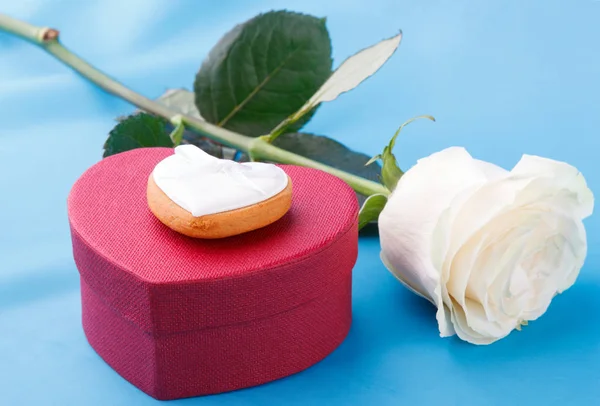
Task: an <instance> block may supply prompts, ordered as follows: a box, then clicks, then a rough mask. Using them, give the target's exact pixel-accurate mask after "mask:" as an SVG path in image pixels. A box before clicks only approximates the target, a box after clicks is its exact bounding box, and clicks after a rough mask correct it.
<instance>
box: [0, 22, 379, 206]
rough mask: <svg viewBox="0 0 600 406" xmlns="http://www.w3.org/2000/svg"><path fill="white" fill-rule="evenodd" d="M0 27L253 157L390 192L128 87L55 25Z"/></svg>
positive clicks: (368, 191)
mask: <svg viewBox="0 0 600 406" xmlns="http://www.w3.org/2000/svg"><path fill="white" fill-rule="evenodd" d="M0 30H2V31H6V32H8V33H10V34H13V35H16V36H18V37H20V38H23V39H25V40H27V41H29V42H32V43H33V44H35V45H37V46H39V47H40V48H42V49H43V50H45V51H46V52H48V53H49V54H50V55H52V56H54V57H55V58H56V59H58V60H60V61H61V62H63V63H64V64H65V65H67V66H69V67H70V68H71V69H73V70H74V71H76V72H77V73H79V74H80V75H81V76H83V77H85V78H86V79H88V80H90V81H91V82H93V83H94V84H96V85H97V86H99V87H100V88H102V89H104V90H105V91H107V92H108V93H111V94H113V95H116V96H118V97H120V98H122V99H124V100H126V101H128V102H129V103H131V104H133V105H134V106H137V107H139V108H140V109H142V110H145V111H147V112H149V113H152V114H155V115H157V116H160V117H164V118H166V119H167V120H169V121H172V120H174V119H176V120H177V119H181V120H182V121H183V122H184V124H185V125H186V127H187V128H189V129H190V130H192V131H194V132H196V133H198V134H200V135H202V136H204V137H207V138H210V139H212V140H214V141H217V142H219V143H221V144H225V145H228V146H230V147H232V148H235V149H238V150H241V151H244V152H246V153H248V155H249V156H251V157H252V158H253V159H263V160H268V161H271V162H278V163H283V164H292V165H300V166H306V167H309V168H315V169H320V170H322V171H325V172H328V173H330V174H332V175H335V176H337V177H339V178H340V179H342V180H343V181H345V182H346V183H347V184H348V185H350V186H351V187H352V188H353V189H354V190H355V191H356V192H358V193H360V194H363V195H365V196H369V195H372V194H375V193H382V194H386V195H387V194H389V190H388V189H387V188H386V187H385V186H383V185H381V184H380V183H377V182H373V181H370V180H368V179H365V178H362V177H360V176H356V175H353V174H351V173H348V172H345V171H342V170H340V169H337V168H334V167H331V166H328V165H325V164H322V163H320V162H317V161H314V160H312V159H308V158H306V157H303V156H301V155H298V154H294V153H292V152H289V151H286V150H284V149H281V148H278V147H276V146H274V145H272V144H270V143H269V142H267V141H266V140H265V139H262V138H260V137H258V138H252V137H248V136H245V135H242V134H238V133H236V132H233V131H229V130H227V129H225V128H221V127H218V126H215V125H213V124H210V123H207V122H205V121H202V120H199V119H197V118H195V117H190V116H187V115H180V114H178V113H176V112H174V111H172V110H170V109H168V108H166V107H165V106H163V105H161V104H159V103H157V102H155V101H153V100H150V99H148V98H146V97H144V96H142V95H140V94H138V93H136V92H134V91H133V90H131V89H129V88H127V87H126V86H124V85H122V84H121V83H119V82H117V81H116V80H114V79H112V78H110V77H109V76H107V75H105V74H104V73H102V72H101V71H100V70H98V69H96V68H95V67H93V66H92V65H90V64H89V63H87V62H86V61H84V60H83V59H81V58H80V57H78V56H77V55H75V54H74V53H72V52H70V51H69V50H68V49H67V48H65V47H64V46H63V45H62V44H61V43H60V42H59V39H58V36H59V32H58V31H57V30H55V29H52V28H45V27H37V26H34V25H31V24H29V23H26V22H23V21H20V20H17V19H14V18H12V17H9V16H7V15H4V14H0Z"/></svg>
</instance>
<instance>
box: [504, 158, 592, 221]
mask: <svg viewBox="0 0 600 406" xmlns="http://www.w3.org/2000/svg"><path fill="white" fill-rule="evenodd" d="M511 173H512V174H513V175H515V176H528V177H542V178H549V179H551V180H552V182H553V183H554V185H555V189H567V190H569V191H571V192H573V193H574V194H575V195H576V196H577V201H578V203H579V205H578V210H577V213H578V215H579V216H580V218H581V219H584V218H586V217H588V216H590V215H591V214H592V212H593V210H594V195H593V194H592V191H591V190H590V189H589V188H588V186H587V183H586V181H585V178H584V177H583V175H582V174H581V173H580V172H579V171H578V170H577V168H575V167H573V166H571V165H569V164H567V163H565V162H560V161H555V160H552V159H548V158H542V157H539V156H535V155H523V156H522V157H521V160H520V161H519V162H518V163H517V165H515V167H514V168H513V170H512V171H511ZM542 190H543V189H542Z"/></svg>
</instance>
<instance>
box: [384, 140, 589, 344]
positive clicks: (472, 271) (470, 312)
mask: <svg viewBox="0 0 600 406" xmlns="http://www.w3.org/2000/svg"><path fill="white" fill-rule="evenodd" d="M593 205H594V198H593V195H592V192H591V191H590V190H589V189H588V187H587V185H586V182H585V180H584V178H583V176H582V175H581V174H580V173H579V172H578V170H577V169H576V168H574V167H572V166H570V165H568V164H566V163H563V162H557V161H553V160H550V159H546V158H540V157H536V156H529V155H524V156H523V157H522V158H521V160H520V161H519V163H518V164H517V165H516V166H515V167H514V168H513V170H512V171H510V172H509V171H506V170H504V169H502V168H500V167H498V166H495V165H493V164H490V163H487V162H483V161H479V160H476V159H473V158H472V157H471V156H470V155H469V153H468V152H467V151H466V150H464V149H463V148H457V147H453V148H448V149H446V150H443V151H441V152H438V153H435V154H433V155H431V156H429V157H427V158H424V159H421V160H419V161H418V163H417V164H416V165H415V166H414V167H413V168H411V169H410V170H409V171H407V172H406V173H405V174H404V176H402V178H401V179H400V181H399V182H398V185H397V187H396V189H395V190H394V192H393V193H392V195H391V196H390V199H389V201H388V203H387V205H386V206H385V208H384V209H383V211H382V212H381V214H380V217H379V231H380V239H381V248H382V251H381V258H382V261H383V262H384V264H385V265H386V267H387V268H388V269H389V270H390V271H391V272H392V273H393V274H394V275H395V276H396V277H397V278H398V279H399V280H400V281H402V283H404V284H405V285H406V286H407V287H408V288H409V289H411V290H412V291H413V292H415V293H417V294H419V295H421V296H423V297H424V298H426V299H428V300H429V301H431V302H432V303H433V304H434V305H436V306H437V308H438V310H437V321H438V325H439V329H440V336H442V337H447V336H451V335H453V334H455V333H456V334H457V335H458V336H459V337H460V338H461V339H463V340H466V341H468V342H471V343H474V344H489V343H492V342H494V341H496V340H498V339H500V338H502V337H505V336H506V335H508V334H509V333H510V332H511V331H512V330H513V329H515V328H516V329H520V327H521V325H524V324H527V321H529V320H535V319H537V318H538V317H540V316H541V315H542V314H544V312H545V311H546V309H547V308H548V306H549V305H550V302H551V301H552V298H553V297H554V296H555V295H556V294H558V293H561V292H563V291H564V290H566V289H568V288H569V287H570V286H571V285H573V283H574V282H575V279H576V278H577V276H578V274H579V270H580V269H581V267H582V265H583V262H584V259H585V256H586V252H587V242H586V234H585V229H584V227H583V224H582V219H584V218H586V217H587V216H589V215H590V214H591V213H592V210H593Z"/></svg>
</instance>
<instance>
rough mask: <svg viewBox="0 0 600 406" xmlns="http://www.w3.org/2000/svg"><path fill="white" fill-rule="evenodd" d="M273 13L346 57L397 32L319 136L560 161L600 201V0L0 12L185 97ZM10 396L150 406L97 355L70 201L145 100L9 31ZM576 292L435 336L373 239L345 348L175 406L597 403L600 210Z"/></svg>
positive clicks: (2, 2) (2, 308)
mask: <svg viewBox="0 0 600 406" xmlns="http://www.w3.org/2000/svg"><path fill="white" fill-rule="evenodd" d="M272 8H277V9H279V8H289V9H292V10H297V11H304V12H309V13H312V14H315V15H318V16H327V24H328V27H329V29H330V32H331V36H332V41H333V46H334V57H335V64H336V66H337V64H339V63H340V62H341V61H342V60H343V59H344V58H345V57H347V56H348V55H350V54H352V53H354V52H355V51H357V50H358V49H361V48H363V47H365V46H367V45H370V44H372V43H374V42H376V41H378V40H380V39H382V38H384V37H389V36H390V35H393V34H394V33H396V31H397V29H398V28H402V29H403V31H404V34H405V36H404V40H403V43H402V45H401V47H400V49H399V52H398V53H397V54H396V55H395V56H394V58H393V59H392V60H391V61H390V62H389V63H388V64H387V65H386V66H385V67H384V68H383V69H382V70H381V71H380V72H379V73H378V74H377V75H376V76H375V77H373V78H371V79H369V80H368V81H367V82H365V83H364V84H363V85H362V86H361V87H360V88H359V89H357V90H355V91H353V92H352V93H349V94H347V95H344V96H342V97H341V98H340V99H339V100H337V101H335V102H333V103H329V104H327V105H325V106H323V107H322V108H321V109H320V111H319V112H318V113H317V115H316V117H315V118H314V119H313V120H312V122H311V123H310V124H309V126H308V127H307V130H309V131H313V132H315V133H319V134H326V135H329V136H332V137H334V138H335V139H337V140H339V141H341V142H344V143H345V144H347V145H349V146H350V147H352V148H354V149H357V150H361V151H364V152H366V153H369V154H376V153H378V152H380V150H381V148H382V147H383V145H384V144H385V143H387V141H388V139H389V137H390V136H391V135H392V134H393V132H394V131H395V129H396V127H397V126H398V125H399V124H400V123H402V122H403V121H405V120H406V119H408V118H410V117H412V116H414V115H418V114H432V115H434V116H435V117H436V118H437V120H438V121H437V123H435V124H432V123H429V122H425V121H421V122H418V123H414V124H412V125H411V126H410V127H409V128H407V129H406V131H405V132H404V133H403V134H402V136H401V137H400V139H399V140H398V143H397V156H398V157H399V160H400V162H401V165H402V166H403V167H404V168H408V167H409V166H410V165H412V164H414V162H415V161H416V160H417V159H418V158H420V157H422V156H425V155H428V154H430V153H432V152H435V151H437V150H440V149H442V148H444V147H447V146H451V145H462V146H465V147H467V149H468V150H469V151H470V152H471V154H472V155H474V156H476V157H478V158H480V159H485V160H489V161H492V162H494V163H497V164H500V165H502V166H504V167H507V168H510V167H512V165H514V163H516V162H517V161H518V159H519V158H520V156H521V154H522V153H529V154H535V155H542V156H547V157H550V158H554V159H558V160H564V161H567V162H569V163H571V164H573V165H575V166H576V167H578V168H579V169H580V170H581V171H582V172H583V174H584V175H585V177H586V179H587V180H588V183H589V185H590V187H591V189H592V190H593V191H595V192H596V194H600V170H599V169H600V166H599V163H598V151H599V148H598V147H599V146H600V141H598V139H599V138H598V129H599V128H600V45H599V40H600V24H599V23H598V21H600V2H598V1H594V0H569V1H567V0H528V1H522V0H506V1H494V2H482V1H476V0H470V1H467V0H447V1H441V0H439V1H437V0H429V1H406V0H403V1H394V0H368V1H366V0H343V1H342V0H335V1H333V0H331V1H325V0H303V1H300V0H298V1H295V0H289V1H267V0H260V1H258V0H257V1H252V2H248V1H241V0H239V1H218V2H217V1H208V0H206V1H191V0H189V1H167V0H139V1H137V0H136V1H133V0H127V1H123V0H117V1H107V0H103V1H99V0H98V1H41V0H39V1H32V0H19V1H14V0H0V12H6V13H9V14H11V15H13V16H15V17H19V18H24V19H26V20H28V21H30V22H32V23H34V24H37V25H42V26H52V27H56V28H59V29H60V30H61V32H62V40H63V43H64V44H65V45H66V46H68V47H69V48H71V49H72V50H74V51H75V52H77V53H79V54H80V55H81V56H83V57H84V58H86V59H87V60H89V61H90V62H92V63H93V64H95V65H96V66H98V67H100V68H102V69H103V70H105V71H106V72H107V73H109V74H110V75H112V76H114V77H116V78H118V79H120V80H121V81H123V82H125V83H126V84H127V85H129V86H131V87H132V88H133V89H135V90H137V91H140V92H142V93H143V94H145V95H147V96H150V97H157V96H158V95H160V94H161V93H162V92H163V91H164V90H165V89H167V88H170V87H190V86H191V83H192V81H193V77H194V74H195V72H196V70H197V68H198V67H199V65H200V63H201V61H202V59H203V58H204V56H205V54H206V53H207V51H208V50H209V49H210V47H211V46H212V45H213V44H215V43H216V41H217V40H218V39H219V37H220V36H221V35H222V34H223V33H224V32H225V31H227V30H229V29H230V28H231V27H232V26H233V25H234V24H235V23H238V22H241V21H243V20H245V19H247V18H250V17H252V16H253V15H255V14H257V13H258V12H260V11H266V10H269V9H272ZM0 55H1V56H0V122H1V123H2V125H1V127H0V227H1V228H0V404H1V405H9V406H12V405H152V404H158V403H159V402H158V401H156V400H154V399H152V398H150V397H148V396H146V395H145V394H143V393H141V392H140V391H138V390H137V389H136V388H135V387H133V386H131V385H130V384H129V383H127V382H126V381H124V380H123V379H122V378H120V377H119V376H118V375H117V374H116V373H115V372H114V371H113V370H111V369H110V368H109V367H108V366H107V365H106V364H105V363H104V362H103V361H102V360H101V359H100V358H99V357H98V356H97V355H96V354H95V352H94V351H93V350H92V349H91V348H90V347H89V345H88V344H87V342H86V340H85V337H84V335H83V332H82V328H81V321H80V317H81V310H80V298H79V286H78V274H77V270H76V269H75V266H74V263H73V260H72V256H71V246H70V236H69V230H68V224H67V216H66V205H65V203H66V196H67V194H68V192H69V189H70V187H71V185H72V184H73V182H74V181H75V180H76V179H77V177H78V176H79V175H80V174H81V173H82V172H83V171H84V170H85V169H86V168H88V167H89V166H91V165H92V164H94V163H95V162H97V161H98V160H99V159H100V157H101V153H102V144H103V142H104V140H105V139H106V136H107V133H108V131H109V130H110V129H111V128H112V127H113V125H114V124H115V121H114V119H115V117H117V116H119V115H123V114H127V113H129V112H131V111H132V110H133V108H132V107H131V106H130V105H128V104H126V103H125V102H123V101H120V100H119V99H117V98H115V97H112V96H109V95H107V94H105V93H103V92H102V91H100V90H98V89H97V88H96V87H94V86H93V85H91V84H90V83H88V82H86V81H85V80H83V79H81V78H80V77H78V76H77V75H76V74H74V73H72V72H71V71H70V70H68V69H67V68H66V67H65V66H63V65H61V64H60V63H58V62H57V61H55V60H53V59H52V58H51V57H49V56H48V55H46V54H45V53H43V52H42V51H41V50H39V49H37V48H36V47H34V46H32V45H30V44H28V43H26V42H24V41H21V40H18V39H14V38H11V37H9V36H7V35H4V34H0ZM586 226H587V231H588V243H589V254H588V259H587V262H586V264H585V266H584V269H583V270H582V273H581V276H580V278H579V280H578V282H577V283H576V285H575V286H574V287H573V288H572V289H570V290H569V291H567V292H566V293H565V294H563V295H560V296H559V297H557V298H556V299H555V301H554V303H553V304H552V306H551V307H550V310H549V312H548V313H547V314H546V315H545V316H544V317H542V318H541V319H540V320H538V321H536V322H534V323H531V324H530V325H529V326H528V327H526V328H524V330H523V331H522V332H515V333H513V334H512V335H511V336H509V337H508V338H507V339H505V340H502V341H500V342H498V343H496V344H494V345H491V346H487V347H476V346H472V345H468V344H464V343H462V342H460V341H459V340H458V339H455V338H451V339H441V338H439V337H438V332H437V325H436V321H435V316H434V309H433V308H432V307H431V306H430V305H429V304H428V303H427V302H426V301H424V300H422V299H419V298H417V297H416V296H414V295H412V294H411V293H410V292H408V291H407V290H405V289H404V288H403V287H402V286H401V285H400V284H399V283H397V282H396V280H395V279H394V278H393V277H392V276H391V275H390V274H389V273H388V272H387V271H386V270H385V268H384V267H383V265H382V264H381V262H380V261H379V244H378V240H377V239H376V238H374V237H369V238H362V239H361V241H360V254H359V259H358V263H357V265H356V267H355V271H354V281H355V285H354V286H355V288H354V298H353V308H354V323H353V326H352V330H351V332H350V335H349V336H348V338H347V340H346V341H345V342H344V343H343V344H342V345H341V347H340V348H339V349H338V350H336V351H335V352H334V353H333V354H332V355H331V356H329V357H328V358H327V359H325V360H324V361H322V362H321V363H319V364H318V365H316V366H314V367H312V368H310V369H308V370H306V371H305V372H302V373H300V374H297V375H295V376H292V377H289V378H286V379H283V380H280V381H277V382H274V383H271V384H267V385H263V386H260V387H256V388H252V389H248V390H242V391H237V392H233V393H228V394H223V395H218V396H210V397H204V398H194V399H186V400H182V401H174V402H172V404H174V405H179V404H181V405H196V404H198V405H219V404H228V405H252V404H286V405H294V404H345V405H365V404H374V405H375V404H377V405H387V404H390V405H392V404H407V405H411V404H440V405H462V406H468V405H482V404H486V405H500V404H512V405H532V404H544V405H566V404H569V405H570V404H573V405H594V404H600V366H599V365H600V322H599V319H598V314H600V276H599V272H598V271H599V270H600V269H599V268H600V249H599V248H598V247H599V245H600V244H599V243H600V217H599V216H597V215H595V216H593V217H591V218H590V219H588V220H587V221H586Z"/></svg>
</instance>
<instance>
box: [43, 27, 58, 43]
mask: <svg viewBox="0 0 600 406" xmlns="http://www.w3.org/2000/svg"><path fill="white" fill-rule="evenodd" d="M58 35H59V32H58V30H55V29H54V28H46V29H45V30H44V32H43V33H42V41H44V42H48V41H55V40H57V39H58Z"/></svg>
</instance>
